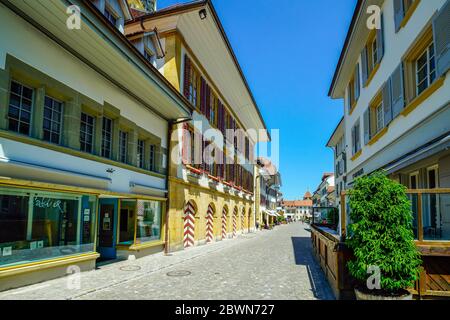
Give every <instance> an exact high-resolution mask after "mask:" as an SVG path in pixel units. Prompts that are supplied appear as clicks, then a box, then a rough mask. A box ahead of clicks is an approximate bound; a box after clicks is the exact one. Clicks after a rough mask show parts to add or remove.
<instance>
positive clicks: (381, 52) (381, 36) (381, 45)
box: [377, 14, 384, 63]
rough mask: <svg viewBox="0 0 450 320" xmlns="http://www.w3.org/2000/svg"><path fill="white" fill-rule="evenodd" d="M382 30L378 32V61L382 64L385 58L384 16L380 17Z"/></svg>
mask: <svg viewBox="0 0 450 320" xmlns="http://www.w3.org/2000/svg"><path fill="white" fill-rule="evenodd" d="M380 20H381V21H380V23H381V28H380V29H378V30H377V47H378V48H377V51H378V57H377V58H378V61H377V63H380V62H381V60H382V59H383V56H384V16H383V14H381V17H380Z"/></svg>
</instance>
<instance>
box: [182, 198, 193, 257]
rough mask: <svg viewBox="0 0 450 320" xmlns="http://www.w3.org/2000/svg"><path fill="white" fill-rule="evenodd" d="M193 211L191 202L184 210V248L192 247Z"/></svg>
mask: <svg viewBox="0 0 450 320" xmlns="http://www.w3.org/2000/svg"><path fill="white" fill-rule="evenodd" d="M194 233H195V209H194V206H193V205H192V203H191V202H188V203H187V204H186V207H185V208H184V247H185V248H189V247H193V246H194Z"/></svg>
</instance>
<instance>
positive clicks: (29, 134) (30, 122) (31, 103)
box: [7, 79, 35, 137]
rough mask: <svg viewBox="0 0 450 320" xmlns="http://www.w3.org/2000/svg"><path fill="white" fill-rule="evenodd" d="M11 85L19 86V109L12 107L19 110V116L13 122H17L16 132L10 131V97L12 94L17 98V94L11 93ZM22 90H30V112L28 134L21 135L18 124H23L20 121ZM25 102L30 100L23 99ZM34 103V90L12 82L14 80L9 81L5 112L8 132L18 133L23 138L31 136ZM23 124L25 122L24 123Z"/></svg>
mask: <svg viewBox="0 0 450 320" xmlns="http://www.w3.org/2000/svg"><path fill="white" fill-rule="evenodd" d="M13 83H15V84H17V85H19V86H20V88H21V89H20V96H18V98H19V104H20V105H19V107H16V106H14V108H18V109H19V116H18V119H15V120H14V121H17V130H12V129H11V127H10V119H11V116H10V108H11V95H12V94H14V95H15V96H17V93H15V92H14V93H13V92H12V85H13ZM24 88H26V89H28V90H31V101H30V111H29V113H30V121H29V123H28V133H26V134H25V133H22V132H21V131H20V124H21V123H22V122H24V121H21V120H20V119H21V114H22V104H23V103H22V100H23V98H24V97H23V89H24ZM25 99H26V100H30V99H28V98H25ZM34 102H35V89H34V88H32V87H30V86H27V85H24V84H23V83H22V82H20V81H16V80H14V79H11V81H10V84H9V95H8V112H7V118H8V131H12V132H15V133H18V134H21V135H24V136H28V137H30V136H31V133H32V128H33V122H34V121H33V118H34V117H33V113H34V108H35V106H34ZM25 112H28V111H25ZM24 123H25V122H24Z"/></svg>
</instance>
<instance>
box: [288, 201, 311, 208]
mask: <svg viewBox="0 0 450 320" xmlns="http://www.w3.org/2000/svg"><path fill="white" fill-rule="evenodd" d="M281 205H282V206H283V207H290V208H293V207H312V205H313V203H312V200H294V201H288V200H286V201H283V202H282V203H281Z"/></svg>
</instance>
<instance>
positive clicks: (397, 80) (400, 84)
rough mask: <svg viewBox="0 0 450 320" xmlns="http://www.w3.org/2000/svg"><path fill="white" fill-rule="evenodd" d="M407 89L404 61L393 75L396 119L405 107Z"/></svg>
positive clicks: (393, 109)
mask: <svg viewBox="0 0 450 320" xmlns="http://www.w3.org/2000/svg"><path fill="white" fill-rule="evenodd" d="M404 92H405V89H404V73H403V63H400V65H399V66H398V67H397V68H396V69H395V70H394V72H393V73H392V76H391V101H392V107H391V108H392V118H393V119H395V118H396V117H397V116H398V115H399V114H400V113H401V112H402V110H403V108H404V107H405V93H404Z"/></svg>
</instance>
